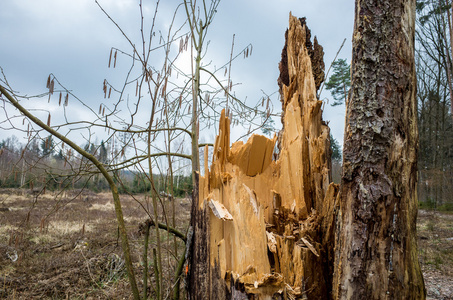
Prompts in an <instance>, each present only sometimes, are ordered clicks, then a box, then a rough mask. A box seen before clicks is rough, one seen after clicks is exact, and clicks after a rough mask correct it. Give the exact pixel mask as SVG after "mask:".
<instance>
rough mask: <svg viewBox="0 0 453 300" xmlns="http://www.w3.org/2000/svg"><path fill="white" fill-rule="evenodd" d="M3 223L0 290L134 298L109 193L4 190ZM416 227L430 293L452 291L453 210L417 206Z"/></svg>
mask: <svg viewBox="0 0 453 300" xmlns="http://www.w3.org/2000/svg"><path fill="white" fill-rule="evenodd" d="M137 200H139V201H140V203H139V202H137V201H136V200H134V199H133V198H132V197H130V196H122V201H123V210H124V215H125V220H126V225H127V228H128V230H129V237H130V242H131V247H132V252H133V258H134V263H135V265H136V269H138V270H139V274H137V278H139V279H140V278H141V276H142V274H140V272H141V271H142V266H143V264H142V260H141V258H140V254H141V253H142V249H143V236H142V235H140V234H139V224H140V223H142V222H143V221H145V220H146V219H147V215H146V213H145V211H144V209H143V208H142V206H141V205H143V206H145V207H150V206H151V205H150V203H149V201H147V200H146V199H145V198H144V197H143V196H140V197H139V198H137ZM175 204H176V209H177V212H179V213H178V216H177V220H176V221H177V222H176V223H177V224H179V226H177V227H178V228H179V229H180V230H181V231H183V232H185V229H186V227H187V224H188V221H189V211H190V201H189V200H188V199H177V200H176V203H175ZM150 211H151V209H150ZM0 224H1V225H0V298H2V299H43V298H44V299H129V298H131V297H130V290H129V284H128V280H127V277H126V276H125V271H124V268H122V262H123V261H122V258H121V257H122V251H121V246H120V244H119V240H118V234H117V226H116V217H115V213H114V208H113V202H112V201H111V195H110V194H109V193H101V194H93V193H90V192H84V193H82V194H77V193H71V194H69V193H68V194H67V195H57V194H50V193H48V194H44V195H39V196H38V197H37V198H36V195H31V194H28V193H26V192H25V193H23V192H21V191H15V190H6V191H5V190H4V191H3V192H2V193H1V194H0ZM417 230H418V243H419V253H420V261H421V263H422V268H423V273H424V276H425V284H426V288H427V291H428V299H453V214H448V213H440V212H434V211H425V210H420V212H419V218H418V222H417ZM151 237H153V236H151ZM163 238H164V244H163V246H164V248H166V249H172V247H173V244H172V241H173V238H172V237H168V236H166V234H165V233H164V237H163ZM153 246H154V245H153V244H150V248H152V247H153ZM164 264H165V267H164V271H165V272H167V273H168V274H166V276H168V278H171V276H172V274H173V270H174V260H172V259H168V258H166V259H164ZM150 272H151V274H152V272H153V271H152V268H150ZM139 282H140V280H139ZM150 292H151V293H152V289H150Z"/></svg>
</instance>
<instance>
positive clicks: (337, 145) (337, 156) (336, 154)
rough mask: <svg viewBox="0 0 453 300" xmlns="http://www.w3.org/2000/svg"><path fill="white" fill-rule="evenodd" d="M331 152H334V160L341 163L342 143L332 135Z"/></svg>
mask: <svg viewBox="0 0 453 300" xmlns="http://www.w3.org/2000/svg"><path fill="white" fill-rule="evenodd" d="M330 150H332V156H331V157H332V160H336V161H340V160H341V147H340V143H338V141H337V140H336V139H335V138H334V137H333V135H332V133H330Z"/></svg>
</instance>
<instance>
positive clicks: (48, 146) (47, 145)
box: [41, 135, 54, 156]
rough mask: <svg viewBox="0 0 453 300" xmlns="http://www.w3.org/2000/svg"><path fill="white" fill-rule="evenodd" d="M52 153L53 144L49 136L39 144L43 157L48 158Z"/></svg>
mask: <svg viewBox="0 0 453 300" xmlns="http://www.w3.org/2000/svg"><path fill="white" fill-rule="evenodd" d="M53 152H54V142H53V139H52V136H51V135H49V136H48V137H47V138H46V139H44V140H42V142H41V153H42V155H43V156H50V155H52V154H53Z"/></svg>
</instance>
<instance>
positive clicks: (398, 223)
mask: <svg viewBox="0 0 453 300" xmlns="http://www.w3.org/2000/svg"><path fill="white" fill-rule="evenodd" d="M355 18H356V19H355V25H354V34H353V58H352V87H351V91H350V98H349V100H348V102H347V111H346V124H345V127H346V128H345V144H344V161H343V175H342V182H341V189H340V194H341V196H340V214H339V225H340V226H341V228H340V230H338V231H337V237H336V240H337V241H336V242H337V245H336V256H337V257H336V262H335V275H334V278H335V281H334V298H335V299H423V298H424V297H425V289H424V284H423V277H422V273H421V270H420V265H419V262H418V253H417V245H416V234H415V231H416V223H415V221H416V215H417V195H416V182H417V178H416V170H417V148H418V131H417V119H416V117H417V116H416V114H417V110H416V98H415V94H416V77H415V63H414V30H415V0H392V1H390V0H356V17H355Z"/></svg>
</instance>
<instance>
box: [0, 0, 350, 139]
mask: <svg viewBox="0 0 453 300" xmlns="http://www.w3.org/2000/svg"><path fill="white" fill-rule="evenodd" d="M1 1H2V4H1V9H0V39H1V40H0V66H1V67H2V68H3V70H4V72H5V74H6V76H7V79H8V81H9V83H10V85H11V86H12V87H13V88H14V89H15V90H16V91H18V92H20V93H22V94H28V95H32V94H38V93H42V92H45V91H46V89H45V84H46V79H47V76H48V75H49V73H54V74H55V75H56V76H57V77H58V79H59V80H60V81H62V82H63V83H64V85H65V86H66V87H67V88H69V89H71V90H72V91H73V92H74V93H75V94H76V95H78V96H79V97H80V98H82V99H84V100H86V101H87V102H91V103H97V102H98V101H101V100H102V98H103V93H102V82H103V80H104V78H109V79H111V80H113V79H112V77H114V76H115V73H114V72H113V71H112V69H108V68H107V65H108V59H109V52H110V48H111V47H117V48H122V47H124V48H127V47H128V45H127V43H126V41H125V40H124V38H123V37H122V35H121V33H120V32H119V31H118V30H117V29H116V28H115V26H114V25H113V24H112V22H110V21H109V20H108V19H107V17H106V16H105V15H104V14H103V13H102V12H101V10H100V9H99V7H98V6H97V5H96V4H95V2H94V0H77V1H74V0H1ZM99 2H100V4H101V5H102V6H103V7H104V8H105V9H106V10H107V11H108V12H109V14H111V16H112V17H113V18H114V19H115V20H116V21H117V22H118V24H119V25H120V26H122V27H123V28H124V29H125V31H126V33H127V34H128V35H130V36H132V37H134V36H136V35H137V34H138V33H139V32H138V29H139V18H138V17H139V10H138V4H137V3H138V0H99ZM147 3H149V4H150V8H149V9H148V10H149V11H148V16H151V15H152V12H153V9H152V7H151V6H153V5H151V3H154V1H152V2H151V1H146V0H145V1H144V4H147ZM175 3H179V2H178V1H176V0H162V2H161V4H160V8H159V12H160V14H159V16H160V17H159V19H158V22H159V24H160V25H161V26H162V27H163V28H165V26H168V24H169V23H168V22H169V19H170V18H171V16H172V10H173V7H174V5H175ZM145 8H146V7H145ZM290 12H292V14H293V15H295V16H297V17H307V24H308V26H309V28H310V29H311V31H312V36H313V35H316V36H317V38H318V41H319V43H320V44H321V45H322V46H323V47H324V51H325V57H324V61H325V64H326V69H327V68H328V66H329V65H330V63H331V62H332V60H333V58H334V56H335V54H336V53H337V51H338V49H339V47H340V45H341V43H342V41H343V39H344V38H346V39H347V40H346V43H345V46H344V48H343V50H342V51H341V53H340V55H339V58H346V59H347V60H348V61H350V58H351V36H352V29H353V14H354V1H353V0H315V1H312V0H278V1H277V0H274V1H271V0H265V1H263V0H246V1H244V0H224V1H222V2H221V3H220V6H219V8H218V13H217V15H216V17H215V19H214V23H213V25H212V27H211V29H210V32H209V39H210V40H211V43H210V46H209V51H210V53H211V56H210V58H211V59H212V60H213V64H214V65H216V64H218V65H221V64H223V63H224V62H225V61H227V60H228V58H229V52H230V49H231V41H232V37H233V34H235V49H238V50H239V49H242V48H244V47H246V46H247V45H248V44H249V43H251V44H252V45H253V55H252V56H251V57H250V58H248V59H245V60H243V59H239V60H237V61H235V62H234V64H233V68H232V79H233V81H234V82H240V83H241V95H240V96H241V97H245V96H246V97H247V99H249V101H253V99H256V101H258V100H259V98H260V97H261V96H262V95H263V94H262V92H261V90H263V91H265V92H266V93H268V94H269V93H273V92H275V91H276V90H277V89H278V86H277V77H278V62H279V61H280V55H281V49H282V47H283V43H284V32H285V29H286V28H287V27H288V18H289V13H290ZM118 63H119V64H120V63H121V61H119V62H118ZM321 98H323V99H326V98H328V99H331V97H330V94H329V93H328V92H326V91H324V92H323V94H322V95H321ZM331 102H332V101H331ZM94 106H95V107H96V105H94ZM274 106H275V107H276V108H280V107H281V106H280V103H274ZM0 117H1V118H5V116H4V114H1V115H0ZM324 119H325V120H328V121H330V124H329V125H330V127H331V129H332V133H333V135H334V137H335V138H336V139H337V140H339V141H340V143H341V144H342V139H343V127H344V106H337V107H334V108H331V107H330V106H329V105H325V110H324ZM1 131H2V132H1ZM1 131H0V139H3V138H5V137H6V136H10V135H12V134H14V132H11V131H8V132H6V131H4V130H1Z"/></svg>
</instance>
